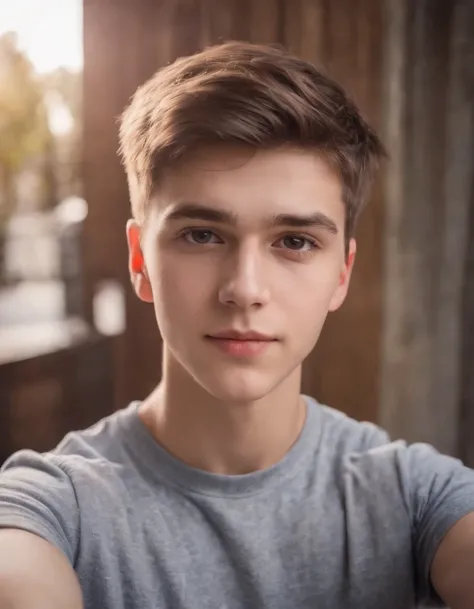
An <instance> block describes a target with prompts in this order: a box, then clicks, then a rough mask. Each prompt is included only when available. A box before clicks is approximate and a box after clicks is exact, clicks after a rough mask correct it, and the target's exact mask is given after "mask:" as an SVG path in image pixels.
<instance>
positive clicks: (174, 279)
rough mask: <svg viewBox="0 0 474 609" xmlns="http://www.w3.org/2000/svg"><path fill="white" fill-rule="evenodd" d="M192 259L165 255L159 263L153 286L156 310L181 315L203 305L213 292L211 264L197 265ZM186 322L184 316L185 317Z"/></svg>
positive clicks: (175, 315)
mask: <svg viewBox="0 0 474 609" xmlns="http://www.w3.org/2000/svg"><path fill="white" fill-rule="evenodd" d="M189 262H190V261H189V260H183V259H180V258H179V256H176V255H175V256H173V255H172V254H171V255H164V256H162V257H160V263H159V264H157V265H156V268H155V272H154V274H153V280H152V287H153V294H154V297H155V306H156V309H157V313H160V316H165V317H166V318H173V319H175V318H177V317H181V316H182V315H183V314H184V313H185V312H189V313H190V314H191V315H192V311H195V312H196V313H195V314H197V311H198V310H200V309H201V307H202V305H203V304H204V303H205V302H207V301H208V300H209V297H210V295H211V293H212V278H211V273H210V272H209V268H207V270H206V268H205V267H203V268H200V269H196V268H194V266H195V265H192V264H190V263H189ZM182 321H183V322H184V323H185V320H184V319H183V320H182Z"/></svg>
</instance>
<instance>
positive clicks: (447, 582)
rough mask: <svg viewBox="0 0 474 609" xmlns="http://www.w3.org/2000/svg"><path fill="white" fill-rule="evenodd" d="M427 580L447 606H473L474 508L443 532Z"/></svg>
mask: <svg viewBox="0 0 474 609" xmlns="http://www.w3.org/2000/svg"><path fill="white" fill-rule="evenodd" d="M431 580H432V582H433V586H434V588H435V589H436V591H437V593H438V594H439V596H440V597H441V598H442V599H443V601H444V602H445V603H446V604H447V605H448V606H449V607H450V608H451V609H473V608H474V512H471V513H470V514H468V515H467V516H464V518H461V520H459V521H458V522H457V523H456V524H455V525H454V526H453V527H452V528H451V529H450V530H449V531H448V533H447V534H446V536H445V538H444V539H443V541H442V542H441V544H440V546H439V548H438V550H437V552H436V554H435V557H434V560H433V564H432V566H431Z"/></svg>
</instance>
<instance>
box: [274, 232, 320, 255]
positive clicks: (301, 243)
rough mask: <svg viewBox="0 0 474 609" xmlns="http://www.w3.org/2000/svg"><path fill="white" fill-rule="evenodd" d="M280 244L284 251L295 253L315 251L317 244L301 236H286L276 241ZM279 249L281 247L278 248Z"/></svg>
mask: <svg viewBox="0 0 474 609" xmlns="http://www.w3.org/2000/svg"><path fill="white" fill-rule="evenodd" d="M278 243H282V244H283V245H282V247H283V248H284V249H288V250H292V251H295V252H309V251H311V250H314V249H317V247H318V246H317V243H316V242H315V241H313V240H312V239H309V238H308V237H305V236H303V235H286V236H285V237H283V238H282V239H280V240H279V241H278ZM280 247H281V246H280Z"/></svg>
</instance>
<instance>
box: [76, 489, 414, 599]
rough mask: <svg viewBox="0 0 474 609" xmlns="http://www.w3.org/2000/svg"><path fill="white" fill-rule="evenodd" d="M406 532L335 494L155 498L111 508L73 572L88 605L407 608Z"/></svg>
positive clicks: (372, 508) (376, 508) (391, 516)
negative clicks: (97, 533) (86, 557)
mask: <svg viewBox="0 0 474 609" xmlns="http://www.w3.org/2000/svg"><path fill="white" fill-rule="evenodd" d="M392 507H393V506H392ZM397 514H398V515H397ZM409 531H410V529H409V526H407V523H406V521H405V519H404V517H403V513H402V512H401V511H397V510H393V509H391V510H390V512H387V511H386V510H384V509H383V506H380V504H379V503H377V504H375V503H373V502H371V501H370V500H369V499H367V500H366V501H365V502H359V503H357V502H353V501H348V498H347V496H346V494H345V493H341V492H339V491H337V489H334V490H332V491H329V490H326V492H325V493H323V494H317V493H315V492H314V491H313V493H312V494H302V493H291V492H284V491H283V490H281V492H279V493H275V494H273V495H271V496H264V497H263V496H262V497H253V498H234V499H231V498H226V499H218V498H209V497H201V496H186V497H185V496H181V497H179V498H178V497H169V496H167V497H155V498H153V499H151V498H150V499H148V500H147V501H143V500H142V501H140V502H139V503H138V504H136V505H135V506H130V505H128V506H127V507H126V508H125V507H124V506H122V507H121V506H116V509H115V510H114V511H112V512H111V514H110V519H109V520H108V522H107V524H106V525H102V531H101V535H100V538H99V537H97V536H96V537H95V538H94V537H93V536H88V541H87V542H86V545H85V546H84V547H83V551H84V552H86V553H87V555H88V557H89V560H88V561H87V562H85V561H84V562H83V563H82V564H81V563H80V564H79V565H78V572H79V575H80V579H82V581H83V582H84V583H83V589H84V595H85V599H87V600H88V602H89V606H88V605H87V604H86V609H92V608H94V609H95V607H99V606H100V607H101V608H104V609H107V608H108V607H110V609H112V608H113V609H121V608H122V607H123V608H124V609H125V607H126V608H127V609H135V607H136V608H137V609H138V608H140V609H148V607H150V609H151V607H153V608H163V609H168V608H173V609H191V608H194V607H196V606H199V607H204V608H206V607H222V608H223V609H224V608H225V609H244V608H248V607H259V608H260V609H265V608H267V607H268V608H270V607H271V608H272V609H279V608H281V609H287V608H288V607H294V608H296V609H310V608H311V609H313V608H314V609H316V608H318V609H321V608H325V607H328V608H331V609H338V608H339V607H340V608H344V609H349V608H351V607H354V608H359V607H360V608H361V609H362V608H363V609H371V608H372V607H373V608H374V609H379V608H380V607H384V609H392V608H393V609H409V607H411V606H413V568H412V562H411V540H410V533H409ZM94 539H95V542H94ZM91 569H93V571H94V573H93V574H92V576H91V573H90V570H91Z"/></svg>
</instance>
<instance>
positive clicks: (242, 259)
mask: <svg viewBox="0 0 474 609" xmlns="http://www.w3.org/2000/svg"><path fill="white" fill-rule="evenodd" d="M121 152H122V156H123V159H124V164H125V169H126V172H127V176H128V180H129V186H130V196H131V201H132V211H133V220H131V221H130V222H129V224H128V226H127V238H128V245H129V251H130V274H131V278H132V283H133V286H134V289H135V291H136V293H137V295H138V297H139V298H141V299H142V300H143V301H145V302H148V303H153V306H154V309H155V312H156V319H157V323H158V327H159V330H160V331H161V334H162V337H163V370H162V377H161V382H160V384H159V385H158V387H157V389H156V391H154V393H153V394H152V395H150V396H149V397H148V398H147V399H145V400H144V401H143V402H140V403H134V404H131V405H130V406H129V407H127V408H125V409H123V410H121V411H119V412H117V413H116V414H114V415H112V416H110V417H108V418H107V419H105V420H103V421H101V422H99V423H98V424H97V425H95V426H94V427H92V428H91V429H89V430H86V431H82V432H77V433H72V434H69V435H68V436H67V437H66V438H65V439H64V441H63V442H62V443H61V444H60V445H59V446H58V447H57V448H56V449H55V450H54V451H52V452H51V453H48V454H44V455H39V454H35V453H33V452H31V451H23V452H20V453H17V454H16V455H14V456H13V457H12V458H10V459H9V460H8V462H7V463H6V465H5V466H4V468H3V473H2V474H1V476H0V527H2V529H1V530H0V608H2V609H3V608H5V607H9V608H13V609H27V608H28V609H31V608H32V607H35V608H37V609H42V608H48V609H64V608H65V607H67V608H71V609H76V608H79V607H82V606H83V607H85V609H147V608H150V609H151V608H153V609H155V608H160V609H197V608H205V607H209V608H214V607H215V608H217V607H218V608H219V609H224V608H225V609H244V608H257V607H258V608H268V609H290V608H295V609H315V608H319V609H321V608H328V609H338V608H340V609H349V608H357V609H381V608H383V609H408V608H410V607H414V606H416V605H417V604H418V603H420V602H422V601H426V602H431V603H433V604H442V603H443V601H444V602H445V603H448V604H449V605H450V607H451V608H452V609H467V608H473V607H474V577H473V575H474V472H473V471H471V470H469V469H467V468H465V467H463V465H462V464H461V463H460V462H458V461H456V460H454V459H451V458H449V457H444V456H441V455H439V454H437V453H436V451H435V450H433V449H432V448H430V447H429V446H426V445H412V446H406V445H405V444H404V443H402V442H395V443H391V442H390V441H389V439H388V438H387V436H386V435H385V433H384V432H382V431H381V430H379V429H378V428H377V427H375V426H374V425H371V424H367V423H359V422H356V421H354V420H351V419H349V418H348V417H346V416H344V415H342V414H340V413H338V412H336V411H334V410H331V409H330V408H328V407H324V406H322V405H320V404H318V403H317V402H316V401H314V400H313V399H310V398H307V397H305V396H301V395H300V378H301V364H302V362H303V361H304V359H305V357H306V356H307V355H308V354H309V353H310V351H311V350H312V349H313V347H314V345H315V343H316V341H317V339H318V336H319V333H320V330H321V327H322V325H323V323H324V320H325V318H326V315H327V314H328V312H330V311H334V310H336V309H337V308H338V307H340V306H341V304H342V303H343V301H344V299H345V296H346V293H347V289H348V286H349V280H350V276H351V271H352V267H353V264H354V257H355V253H356V242H355V240H354V225H355V221H356V218H357V216H358V215H359V212H360V209H361V207H362V205H363V203H364V201H365V200H366V199H367V195H368V187H369V184H370V181H371V177H372V174H373V171H374V168H375V166H376V164H377V160H378V159H379V157H380V156H381V155H382V154H383V150H382V146H381V144H380V142H379V140H378V139H377V137H376V135H375V134H374V132H373V131H372V130H371V129H370V128H369V127H368V126H367V124H366V123H365V122H364V121H363V120H362V118H361V117H360V115H359V113H358V111H357V109H356V107H355V106H354V104H353V103H352V102H350V101H349V100H348V99H347V97H346V95H345V94H344V92H343V91H342V90H341V88H340V87H339V86H337V85H336V84H335V83H334V82H332V81H331V80H329V79H328V78H326V77H325V76H323V75H321V74H320V73H319V72H318V71H316V69H315V68H314V67H313V66H311V65H309V64H308V63H306V62H304V61H301V60H299V59H297V58H295V57H292V56H291V55H289V54H287V53H285V52H283V51H281V50H277V49H274V48H266V47H259V46H252V45H249V44H243V43H229V44H226V45H222V46H218V47H213V48H211V49H207V50H205V51H204V52H202V53H199V54H197V55H194V56H192V57H189V58H184V59H180V60H179V61H177V62H175V63H174V64H172V65H171V66H168V67H167V68H165V69H163V70H161V71H160V72H158V73H157V74H156V75H155V76H154V77H153V78H152V79H151V80H150V81H149V82H147V83H146V84H145V85H144V86H143V87H142V88H141V89H139V90H138V92H137V93H136V95H135V96H134V98H133V100H132V102H131V104H130V106H129V107H128V109H127V110H126V112H125V114H124V116H123V120H122V124H121ZM143 356H144V357H146V353H144V354H143Z"/></svg>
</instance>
